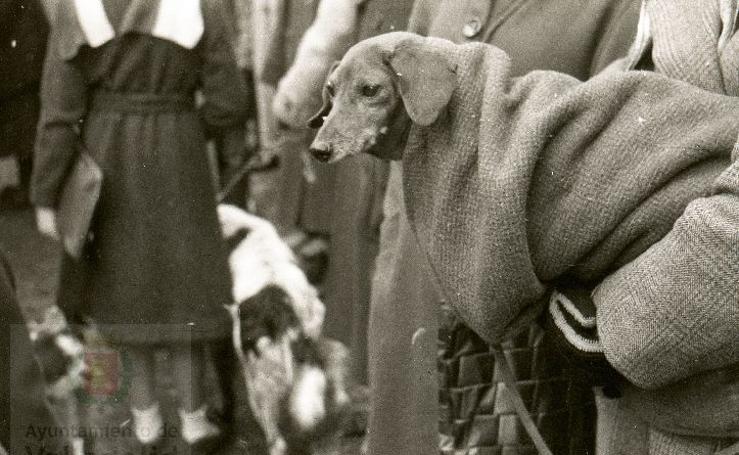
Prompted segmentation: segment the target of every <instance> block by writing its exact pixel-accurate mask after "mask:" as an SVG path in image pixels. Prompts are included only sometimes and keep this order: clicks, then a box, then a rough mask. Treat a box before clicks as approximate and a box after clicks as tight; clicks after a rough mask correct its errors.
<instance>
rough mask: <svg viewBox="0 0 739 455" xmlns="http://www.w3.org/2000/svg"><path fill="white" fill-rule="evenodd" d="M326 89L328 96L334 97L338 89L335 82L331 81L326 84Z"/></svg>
mask: <svg viewBox="0 0 739 455" xmlns="http://www.w3.org/2000/svg"><path fill="white" fill-rule="evenodd" d="M326 91H327V92H328V96H330V97H331V98H333V97H334V92H335V91H336V89H335V88H334V84H331V83H329V84H326Z"/></svg>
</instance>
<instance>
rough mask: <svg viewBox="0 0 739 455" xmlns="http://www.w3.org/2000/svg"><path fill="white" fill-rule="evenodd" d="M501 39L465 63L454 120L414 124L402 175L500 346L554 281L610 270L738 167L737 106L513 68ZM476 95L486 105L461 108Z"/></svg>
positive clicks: (454, 283)
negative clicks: (724, 171) (731, 159)
mask: <svg viewBox="0 0 739 455" xmlns="http://www.w3.org/2000/svg"><path fill="white" fill-rule="evenodd" d="M465 49H466V50H469V51H470V52H472V50H473V48H472V47H465V48H458V50H457V52H456V53H457V55H459V56H460V58H461V55H462V51H465ZM489 49H490V50H489V52H490V54H488V57H487V58H486V59H485V60H484V65H483V64H482V63H481V64H480V65H475V64H474V62H475V61H477V60H474V61H471V63H469V64H462V63H460V64H459V65H458V66H457V76H456V77H457V78H459V80H463V81H468V82H469V83H467V85H466V87H467V88H466V89H465V90H457V92H455V93H457V95H455V96H457V98H455V99H456V101H454V103H455V104H453V105H452V107H451V108H450V109H449V111H452V109H454V112H456V113H455V116H456V117H441V118H440V119H439V120H438V121H437V123H436V124H435V125H434V126H433V127H431V128H426V129H424V128H418V129H415V130H412V132H411V136H410V137H409V140H408V144H407V147H406V149H405V152H404V155H403V185H404V196H405V201H406V205H407V207H406V210H407V212H408V217H409V220H410V222H411V225H412V227H413V229H414V230H415V231H416V233H417V235H418V238H419V243H420V244H421V245H423V246H424V249H425V250H426V252H427V253H428V255H429V258H430V262H431V264H432V265H433V266H434V268H435V271H434V273H435V275H436V277H437V280H438V281H439V283H440V284H441V287H442V289H444V290H445V292H446V294H447V300H449V302H450V304H451V305H452V306H453V307H454V308H455V310H456V311H457V312H458V313H459V315H460V316H461V317H462V318H463V319H464V320H465V322H467V323H468V324H469V325H470V327H472V328H473V329H475V330H476V331H477V332H478V333H479V334H480V335H481V336H482V337H483V338H485V339H486V340H488V341H493V342H495V341H501V340H503V339H505V337H506V336H507V335H510V334H513V333H516V332H517V331H518V330H519V329H521V328H522V327H525V326H527V325H528V323H530V321H531V319H532V318H533V317H534V316H535V313H536V312H537V311H538V310H537V306H538V305H540V303H541V299H542V298H543V297H544V296H545V295H546V292H547V288H548V286H550V285H552V284H553V282H554V280H556V279H558V278H559V277H562V276H563V275H565V274H573V276H574V277H575V278H578V279H581V280H583V281H594V280H600V279H602V278H604V276H605V275H606V274H607V273H609V272H610V271H612V270H613V269H614V268H615V267H618V266H620V265H623V264H624V263H626V262H628V261H630V260H633V258H634V257H636V256H638V254H639V253H642V252H643V251H645V250H646V249H647V248H648V247H649V246H650V245H651V244H652V243H654V242H655V241H657V240H659V238H661V237H663V236H664V235H665V234H666V233H667V232H669V230H670V229H671V227H672V225H673V224H674V221H675V220H676V219H677V218H678V217H679V216H680V214H681V213H682V212H683V211H684V210H685V207H686V205H687V204H688V203H689V202H690V201H691V200H693V199H695V198H697V197H700V196H701V195H703V194H705V191H706V189H708V188H709V187H710V184H711V181H712V180H713V179H714V178H715V176H716V175H717V173H718V169H720V166H724V167H725V166H726V165H727V164H728V155H729V152H730V151H731V149H732V146H733V144H734V142H735V141H736V133H737V131H738V128H739V120H738V119H737V113H738V112H739V103H738V102H737V100H736V99H733V98H731V97H725V96H719V95H715V94H710V93H707V92H704V91H701V90H699V89H697V88H695V87H692V86H690V85H689V84H685V83H680V82H678V81H674V80H670V79H668V78H665V77H663V76H658V75H655V74H651V73H646V72H628V73H616V74H609V75H604V76H599V77H596V78H593V79H591V80H590V81H588V82H580V81H577V80H576V79H574V78H571V77H567V76H565V75H562V74H559V73H554V72H544V71H537V72H532V73H530V74H528V75H526V76H524V77H520V78H515V77H512V76H511V70H510V68H511V65H510V61H509V60H508V59H507V57H506V56H505V54H504V53H503V52H502V51H500V50H497V49H495V48H493V47H492V46H491V47H489ZM460 61H461V60H460ZM404 74H405V71H404ZM480 79H482V80H480ZM459 84H461V82H459ZM459 84H458V85H457V87H459ZM482 86H484V87H485V90H484V92H483V93H482V97H481V96H480V94H481V93H480V91H479V90H480V89H478V91H473V88H475V87H482ZM465 97H466V98H465ZM476 100H477V102H479V103H481V106H482V108H481V111H480V113H479V114H477V113H476V112H465V113H464V114H462V113H461V110H464V109H465V106H466V104H472V103H474V102H475V101H476ZM476 118H479V123H478V121H477V120H476ZM467 119H470V120H467ZM450 132H451V134H450ZM475 140H477V144H475ZM448 150H454V153H448ZM713 169H716V170H717V171H716V172H715V173H714V171H713ZM678 175H683V176H690V178H691V179H693V178H695V179H699V180H696V181H694V180H685V179H680V178H677V177H676V178H674V179H673V177H675V176H678ZM553 220H557V222H555V221H553ZM677 247H679V245H676V248H677ZM707 251H712V252H714V253H715V254H721V250H714V249H710V250H707ZM707 254H708V253H705V252H704V253H701V255H700V256H699V257H702V258H704V259H707V256H706V255H707ZM658 258H659V257H658ZM723 286H724V287H725V286H726V283H725V284H724V285H723ZM733 286H734V288H733V289H736V288H735V284H734V285H733ZM717 288H718V289H721V288H722V286H721V285H718V286H717ZM695 289H697V288H695ZM650 290H652V291H654V290H655V288H653V287H650ZM642 295H643V296H648V295H649V294H648V293H646V292H645V293H643V294H642ZM714 297H716V298H717V300H721V301H724V302H725V301H726V300H725V299H726V298H728V297H730V296H727V295H717V294H715V293H714ZM610 304H611V303H610V302H608V305H610ZM643 304H644V305H645V306H647V307H648V306H650V305H652V304H655V305H656V304H659V302H656V301H654V302H649V301H644V302H643ZM645 311H646V310H645Z"/></svg>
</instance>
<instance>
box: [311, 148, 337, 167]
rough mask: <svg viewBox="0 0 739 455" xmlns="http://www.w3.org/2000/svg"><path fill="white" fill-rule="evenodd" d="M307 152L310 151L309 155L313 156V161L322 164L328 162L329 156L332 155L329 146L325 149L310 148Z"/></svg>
mask: <svg viewBox="0 0 739 455" xmlns="http://www.w3.org/2000/svg"><path fill="white" fill-rule="evenodd" d="M309 151H310V154H311V155H313V157H314V158H315V159H317V160H318V161H321V162H323V163H325V162H327V161H328V160H330V159H331V155H333V152H332V151H331V147H330V146H328V147H325V148H318V147H311V148H310V149H309Z"/></svg>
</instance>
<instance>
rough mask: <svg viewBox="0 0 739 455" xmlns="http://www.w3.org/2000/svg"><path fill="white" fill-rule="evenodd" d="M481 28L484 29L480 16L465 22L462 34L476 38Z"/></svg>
mask: <svg viewBox="0 0 739 455" xmlns="http://www.w3.org/2000/svg"><path fill="white" fill-rule="evenodd" d="M480 30H482V22H480V19H478V18H473V19H470V20H469V22H467V23H466V24H464V27H462V34H464V36H465V37H467V38H474V37H475V36H476V35H477V34H478V33H480Z"/></svg>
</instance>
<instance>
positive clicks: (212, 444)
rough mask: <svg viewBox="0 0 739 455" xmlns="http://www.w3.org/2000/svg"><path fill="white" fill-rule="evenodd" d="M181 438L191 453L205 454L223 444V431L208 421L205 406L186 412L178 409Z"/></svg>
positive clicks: (193, 454) (196, 454)
mask: <svg viewBox="0 0 739 455" xmlns="http://www.w3.org/2000/svg"><path fill="white" fill-rule="evenodd" d="M178 412H179V414H180V422H181V424H182V430H181V435H182V440H183V441H184V442H185V443H186V444H187V445H188V446H189V447H190V452H191V454H192V455H207V454H210V453H213V452H214V451H215V450H217V449H218V448H220V447H221V446H222V445H223V433H222V432H221V430H220V428H218V426H216V425H215V424H214V423H213V422H211V421H210V419H209V418H208V416H207V414H206V407H205V406H203V407H201V408H200V409H198V410H195V411H192V412H187V411H185V410H184V409H180V410H179V411H178Z"/></svg>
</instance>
